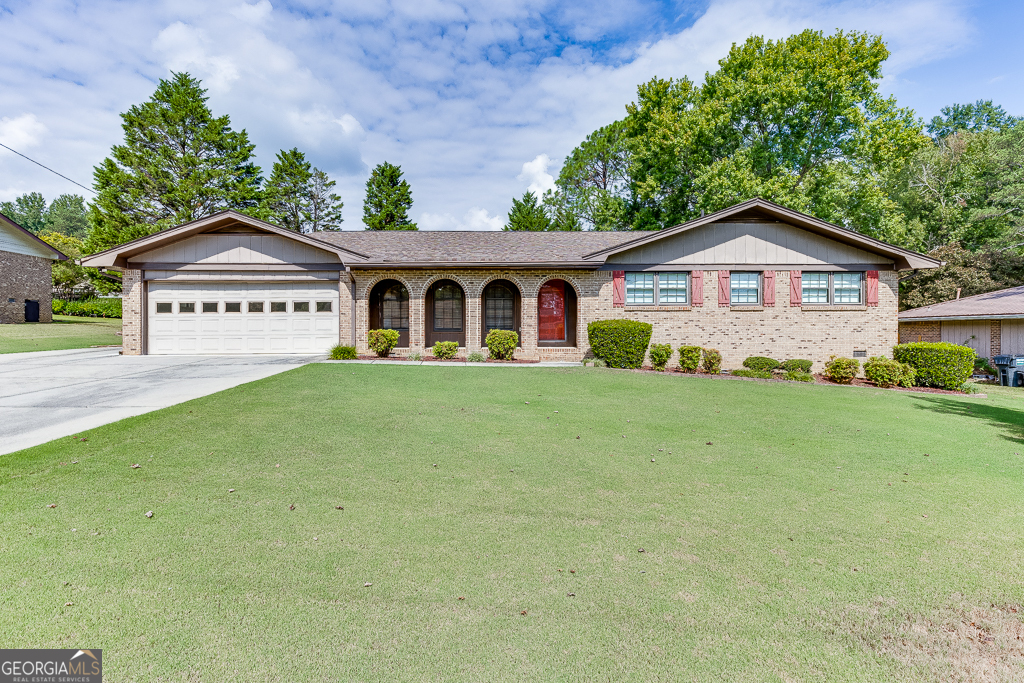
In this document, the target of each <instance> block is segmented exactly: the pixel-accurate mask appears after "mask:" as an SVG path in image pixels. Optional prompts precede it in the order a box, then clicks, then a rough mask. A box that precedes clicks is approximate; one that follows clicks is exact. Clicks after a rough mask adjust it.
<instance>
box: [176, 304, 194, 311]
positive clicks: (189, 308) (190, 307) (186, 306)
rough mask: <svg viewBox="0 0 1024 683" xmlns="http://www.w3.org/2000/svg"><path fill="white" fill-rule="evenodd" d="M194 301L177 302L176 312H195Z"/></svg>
mask: <svg viewBox="0 0 1024 683" xmlns="http://www.w3.org/2000/svg"><path fill="white" fill-rule="evenodd" d="M195 312H196V305H195V303H187V304H178V313H195Z"/></svg>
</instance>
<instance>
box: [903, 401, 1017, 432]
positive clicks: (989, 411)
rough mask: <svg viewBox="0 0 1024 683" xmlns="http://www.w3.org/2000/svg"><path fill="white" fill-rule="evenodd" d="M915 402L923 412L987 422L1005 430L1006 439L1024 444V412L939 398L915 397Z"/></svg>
mask: <svg viewBox="0 0 1024 683" xmlns="http://www.w3.org/2000/svg"><path fill="white" fill-rule="evenodd" d="M914 400H915V401H917V402H918V406H917V407H918V408H921V409H922V410H932V411H935V412H937V413H943V414H945V415H959V416H961V417H969V418H974V419H980V420H985V421H986V422H988V423H989V424H991V425H992V426H994V427H997V428H1000V429H1003V430H1005V433H1004V434H1003V438H1004V439H1006V440H1008V441H1013V442H1014V443H1019V444H1024V412H1022V411H1020V410H1014V409H1012V408H1000V407H998V406H991V405H985V404H983V403H974V402H969V401H963V400H959V399H948V398H940V397H938V396H934V397H933V396H914Z"/></svg>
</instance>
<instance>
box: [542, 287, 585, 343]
mask: <svg viewBox="0 0 1024 683" xmlns="http://www.w3.org/2000/svg"><path fill="white" fill-rule="evenodd" d="M576 301H577V298H576V290H575V289H573V288H572V285H570V284H569V283H568V282H566V281H565V280H548V281H547V282H545V283H544V284H543V285H541V288H540V292H539V293H538V294H537V345H538V346H576Z"/></svg>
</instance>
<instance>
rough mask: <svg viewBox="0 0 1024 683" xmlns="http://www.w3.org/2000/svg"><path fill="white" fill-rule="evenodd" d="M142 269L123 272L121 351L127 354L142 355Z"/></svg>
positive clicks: (143, 316) (144, 313) (143, 311)
mask: <svg viewBox="0 0 1024 683" xmlns="http://www.w3.org/2000/svg"><path fill="white" fill-rule="evenodd" d="M144 286H145V282H143V280H142V271H141V270H125V271H124V272H122V273H121V323H122V324H121V335H122V337H121V353H122V354H123V355H125V356H141V355H142V345H143V339H142V335H143V330H144V327H143V319H144V318H145V315H146V311H145V310H144V307H143V296H142V288H143V287H144Z"/></svg>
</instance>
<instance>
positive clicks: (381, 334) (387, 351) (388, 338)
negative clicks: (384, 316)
mask: <svg viewBox="0 0 1024 683" xmlns="http://www.w3.org/2000/svg"><path fill="white" fill-rule="evenodd" d="M398 336H399V335H398V330H370V331H369V332H367V333H366V345H367V346H369V347H370V348H371V349H373V351H375V352H376V353H377V356H378V357H380V358H387V357H388V356H389V355H391V349H393V348H395V344H397V343H398Z"/></svg>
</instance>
